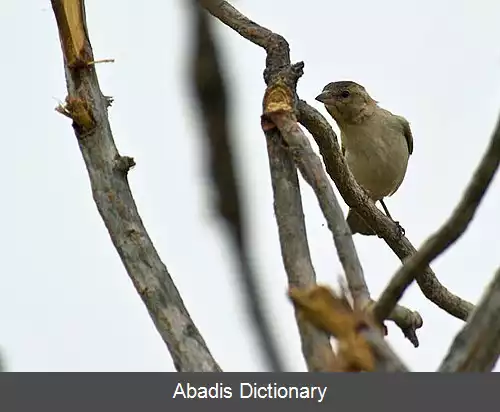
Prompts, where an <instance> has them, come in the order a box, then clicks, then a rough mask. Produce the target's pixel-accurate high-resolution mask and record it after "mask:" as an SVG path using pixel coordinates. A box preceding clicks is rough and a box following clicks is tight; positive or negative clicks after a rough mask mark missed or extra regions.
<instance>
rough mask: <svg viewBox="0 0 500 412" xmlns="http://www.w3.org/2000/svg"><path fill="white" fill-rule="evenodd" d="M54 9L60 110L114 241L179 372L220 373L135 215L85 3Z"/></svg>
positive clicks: (61, 3)
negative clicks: (62, 96)
mask: <svg viewBox="0 0 500 412" xmlns="http://www.w3.org/2000/svg"><path fill="white" fill-rule="evenodd" d="M52 8H53V10H54V14H55V16H56V21H57V26H58V28H59V37H60V40H61V46H62V50H63V54H64V61H65V74H66V83H67V89H68V98H67V102H68V105H67V106H66V107H65V108H63V110H64V111H65V112H66V115H67V116H70V117H71V118H72V119H73V128H74V131H75V135H76V137H77V139H78V144H79V146H80V150H81V152H82V155H83V159H84V161H85V165H86V167H87V171H88V174H89V178H90V183H91V187H92V194H93V197H94V200H95V203H96V205H97V209H98V210H99V213H100V215H101V217H102V219H103V221H104V223H105V225H106V228H107V229H108V232H109V235H110V237H111V240H112V242H113V244H114V246H115V248H116V250H117V251H118V254H119V256H120V258H121V260H122V262H123V264H124V266H125V268H126V270H127V273H128V275H129V276H130V278H131V280H132V282H133V283H134V286H135V288H136V290H137V291H138V292H139V294H140V296H141V298H142V300H143V301H144V303H145V305H146V307H147V309H148V312H149V315H150V316H151V318H152V319H153V321H154V323H155V326H156V328H157V330H158V332H159V333H160V335H161V337H162V338H163V340H164V342H165V343H166V344H167V346H168V349H169V351H170V354H171V355H172V358H173V360H174V364H175V368H176V369H177V370H178V371H185V372H194V371H198V372H201V371H206V372H209V371H220V368H219V366H218V365H217V363H216V361H215V360H214V358H213V357H212V355H211V354H210V351H209V350H208V348H207V345H206V343H205V341H204V340H203V337H202V336H201V334H200V332H199V331H198V329H197V328H196V326H195V324H194V323H193V321H192V320H191V318H190V316H189V313H188V311H187V309H186V307H185V306H184V303H183V301H182V298H181V296H180V295H179V292H178V291H177V289H176V287H175V285H174V282H173V281H172V278H171V277H170V274H169V273H168V270H167V268H166V267H165V265H164V264H163V262H162V261H161V259H160V257H159V255H158V253H157V251H156V249H155V247H154V245H153V243H152V241H151V239H150V237H149V235H148V233H147V231H146V229H145V227H144V225H143V223H142V220H141V217H140V216H139V212H138V211H137V207H136V204H135V201H134V199H133V197H132V193H131V191H130V186H129V184H128V180H127V171H128V169H127V168H124V167H123V165H124V164H131V162H130V161H128V160H125V161H124V160H123V158H122V157H121V156H120V154H119V153H118V150H117V148H116V146H115V142H114V140H113V136H112V134H111V129H110V125H109V121H108V117H107V104H108V103H107V100H106V98H105V97H104V96H103V95H102V93H101V90H100V88H99V83H98V79H97V75H96V72H95V69H94V66H93V65H92V64H88V62H92V61H93V60H94V59H93V54H92V49H91V46H90V41H89V39H88V35H87V29H86V23H85V18H84V17H85V11H84V4H83V1H82V0H52ZM75 39H76V40H75ZM82 39H83V40H82ZM75 44H76V46H73V45H75ZM75 56H76V57H75ZM75 62H77V63H78V64H74V63H75Z"/></svg>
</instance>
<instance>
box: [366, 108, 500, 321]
mask: <svg viewBox="0 0 500 412" xmlns="http://www.w3.org/2000/svg"><path fill="white" fill-rule="evenodd" d="M499 162H500V117H499V119H498V121H497V125H496V127H495V131H494V132H493V135H492V137H491V141H490V144H489V146H488V148H487V150H486V152H485V154H484V156H483V158H482V160H481V162H480V163H479V165H478V167H477V168H476V170H475V172H474V174H473V175H472V178H471V180H470V182H469V184H468V186H467V188H466V190H465V192H464V194H463V196H462V199H461V200H460V202H459V203H458V205H457V207H456V208H455V210H454V211H453V213H452V215H451V216H450V217H449V218H448V220H447V221H446V222H445V223H444V224H443V225H442V226H441V228H440V229H439V230H438V231H437V232H436V233H434V234H433V235H432V236H430V237H429V238H428V239H427V240H426V241H425V243H424V244H423V245H422V246H421V247H420V249H419V250H418V251H417V253H415V254H414V255H412V256H411V257H410V258H409V259H408V260H407V261H406V262H405V263H404V265H403V266H401V268H400V269H399V270H398V271H397V272H396V274H395V275H394V277H393V278H392V279H391V281H390V283H389V285H388V286H387V288H386V289H385V290H384V292H383V293H382V295H381V296H380V299H379V300H378V302H377V305H376V306H375V308H374V313H375V316H376V317H377V319H379V320H383V319H385V318H386V317H387V316H388V315H389V313H390V312H391V311H392V309H393V308H394V306H395V305H396V303H397V302H398V301H399V299H401V296H403V293H404V292H405V290H406V288H407V287H408V286H409V285H410V284H411V282H413V279H415V277H416V276H418V274H419V273H421V272H422V271H423V270H425V268H426V266H427V265H429V264H430V263H431V262H432V261H433V260H434V259H435V258H436V257H437V256H439V255H440V254H441V253H443V252H444V251H445V250H446V249H447V248H449V247H450V246H451V245H452V244H453V243H455V242H456V241H457V239H458V238H459V237H460V236H461V235H462V234H463V233H464V232H465V231H466V230H467V227H468V226H469V224H470V222H471V221H472V219H473V218H474V215H475V214H476V211H477V208H478V207H479V204H480V203H481V200H482V199H483V197H484V195H485V194H486V191H487V190H488V187H489V185H490V183H491V181H492V180H493V177H494V176H495V173H496V171H497V169H498V164H499Z"/></svg>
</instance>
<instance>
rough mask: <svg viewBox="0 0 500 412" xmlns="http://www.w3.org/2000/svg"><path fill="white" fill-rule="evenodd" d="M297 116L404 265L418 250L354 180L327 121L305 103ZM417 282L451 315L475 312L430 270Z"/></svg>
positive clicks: (345, 194) (352, 200) (346, 195)
mask: <svg viewBox="0 0 500 412" xmlns="http://www.w3.org/2000/svg"><path fill="white" fill-rule="evenodd" d="M298 113H299V121H300V123H302V124H303V125H304V126H305V128H306V129H307V130H308V131H309V132H310V133H311V135H312V136H313V137H314V139H315V140H316V143H317V144H318V147H319V150H320V152H321V155H322V157H323V162H324V164H325V167H326V170H327V172H328V174H329V175H330V177H331V178H332V180H333V181H334V182H335V185H336V186H337V188H338V190H339V192H340V194H341V195H342V198H343V199H344V200H345V202H346V203H347V205H348V206H349V207H351V208H354V209H356V211H357V212H358V213H359V214H360V215H361V216H362V217H363V219H364V220H365V221H366V222H367V223H369V225H370V227H372V228H373V229H374V230H375V232H376V233H377V234H378V235H379V236H380V237H382V238H383V239H384V240H385V242H386V243H387V244H388V245H389V247H390V248H391V249H392V251H393V252H394V253H395V254H396V256H398V258H399V259H400V260H401V261H402V262H404V261H405V260H406V259H407V258H408V257H409V256H411V255H413V254H415V252H416V250H415V248H414V247H413V245H412V244H411V243H410V241H409V240H408V239H407V238H406V237H404V236H400V231H399V229H398V227H397V225H396V224H395V223H394V222H393V221H392V220H391V219H389V218H388V217H387V216H385V215H384V214H383V213H382V212H381V211H380V210H379V209H378V208H377V207H376V206H375V204H374V203H373V201H372V200H370V199H369V198H368V196H366V194H365V193H364V192H363V190H362V189H361V187H360V186H359V185H358V183H357V182H356V180H355V179H354V176H353V175H352V173H351V172H350V171H349V169H348V167H347V165H346V163H345V160H344V158H343V156H342V154H341V152H340V147H339V144H338V142H337V136H336V134H335V132H334V131H333V129H332V127H331V126H330V124H329V123H328V122H327V120H326V119H325V118H324V117H323V116H322V115H321V114H320V113H319V112H318V111H317V110H316V109H314V108H313V107H311V106H309V105H308V104H307V103H306V102H305V101H302V100H301V101H299V103H298ZM416 280H417V283H418V285H419V286H420V289H421V290H422V292H423V294H424V295H425V297H427V299H429V300H430V301H431V302H433V303H434V304H436V305H437V306H438V307H440V308H441V309H443V310H445V311H446V312H448V313H449V314H451V315H453V316H455V317H457V318H459V319H462V320H466V319H467V318H468V316H469V314H470V313H471V311H472V310H473V308H474V305H472V304H471V303H469V302H467V301H465V300H463V299H461V298H460V297H458V296H456V295H454V294H453V293H451V292H450V291H449V290H448V289H446V288H445V287H444V286H443V285H442V284H441V283H440V282H439V280H438V279H437V278H436V275H435V274H434V272H433V271H432V269H431V268H430V267H428V266H427V267H426V268H425V269H424V270H423V271H422V272H421V273H419V274H418V276H417V278H416Z"/></svg>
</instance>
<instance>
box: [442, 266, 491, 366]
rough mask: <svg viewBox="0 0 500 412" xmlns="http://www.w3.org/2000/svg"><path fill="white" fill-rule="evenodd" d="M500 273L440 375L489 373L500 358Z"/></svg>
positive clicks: (462, 332) (466, 326) (450, 351)
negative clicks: (444, 373)
mask: <svg viewBox="0 0 500 412" xmlns="http://www.w3.org/2000/svg"><path fill="white" fill-rule="evenodd" d="M499 314H500V269H498V270H497V272H496V274H495V277H494V279H493V280H492V282H491V283H490V285H489V287H488V288H487V290H486V291H485V292H484V294H483V297H482V298H481V300H480V302H479V303H478V305H477V307H476V310H475V311H474V312H473V313H472V315H471V317H470V319H469V321H468V322H467V324H466V325H465V326H464V327H463V328H462V330H461V331H460V332H459V333H458V335H457V336H456V338H455V340H454V341H453V344H452V345H451V347H450V349H449V351H448V354H447V355H446V357H445V358H444V360H443V362H442V363H441V366H440V367H439V369H438V371H439V372H490V371H491V370H492V369H493V368H494V367H495V364H496V362H497V360H498V356H499V354H500V316H499Z"/></svg>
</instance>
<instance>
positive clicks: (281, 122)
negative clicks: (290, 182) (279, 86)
mask: <svg viewBox="0 0 500 412" xmlns="http://www.w3.org/2000/svg"><path fill="white" fill-rule="evenodd" d="M270 118H271V119H272V121H273V123H274V124H276V125H277V126H278V128H279V129H280V131H281V134H282V135H283V138H284V139H285V141H286V143H287V145H288V150H289V151H290V152H291V153H292V156H293V159H294V161H295V164H296V166H297V168H298V169H299V170H300V172H301V174H302V176H303V177H304V180H305V181H306V182H307V183H308V184H309V185H310V186H311V187H312V188H313V190H314V193H315V194H316V197H317V198H318V201H319V205H320V208H321V210H322V212H323V215H324V216H325V218H326V222H327V224H328V228H329V229H330V231H331V232H332V235H333V240H334V242H335V246H336V248H337V253H338V255H339V259H340V262H341V264H342V266H343V268H344V272H345V275H346V278H347V282H348V285H349V290H350V291H351V294H352V297H353V299H354V303H355V306H356V307H358V308H362V309H363V308H365V307H366V306H367V305H368V304H369V303H370V301H371V299H370V292H369V291H368V287H367V286H366V281H365V277H364V274H363V269H362V267H361V262H360V261H359V258H358V254H357V252H356V248H355V246H354V242H353V240H352V235H351V233H350V231H349V229H348V227H347V223H346V221H345V219H344V214H343V213H342V209H341V208H340V205H339V203H338V201H337V198H336V196H335V193H334V192H333V189H332V186H331V184H330V182H329V181H328V178H327V176H326V173H325V172H324V169H323V165H322V163H321V160H320V159H319V157H318V156H317V155H316V154H315V153H314V151H313V149H312V147H311V144H310V143H309V140H307V138H306V136H305V135H304V134H303V132H302V130H300V128H299V126H298V125H297V120H296V119H295V118H294V116H293V114H290V113H286V112H278V113H273V114H270Z"/></svg>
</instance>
